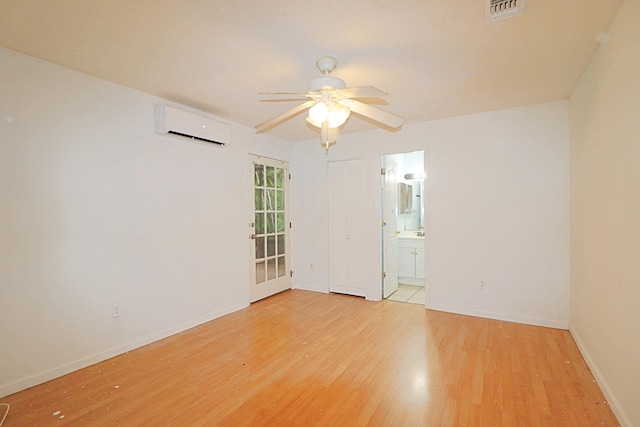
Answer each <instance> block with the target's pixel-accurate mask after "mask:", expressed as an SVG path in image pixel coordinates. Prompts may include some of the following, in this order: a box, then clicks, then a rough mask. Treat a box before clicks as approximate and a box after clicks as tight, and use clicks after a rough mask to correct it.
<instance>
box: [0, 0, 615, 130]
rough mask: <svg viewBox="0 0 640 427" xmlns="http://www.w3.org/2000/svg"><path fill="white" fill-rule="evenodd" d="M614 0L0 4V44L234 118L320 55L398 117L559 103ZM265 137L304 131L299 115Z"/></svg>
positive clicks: (262, 114)
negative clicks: (506, 10) (499, 7)
mask: <svg viewBox="0 0 640 427" xmlns="http://www.w3.org/2000/svg"><path fill="white" fill-rule="evenodd" d="M484 1H486V0H484ZM621 4H622V0H560V1H558V0H526V4H525V10H524V13H523V14H522V15H520V16H517V17H514V18H511V19H507V20H503V21H499V22H496V23H489V22H488V21H487V20H486V18H485V4H484V2H483V0H348V1H346V0H343V1H336V0H324V1H318V0H316V1H304V0H263V1H260V0H135V1H132V0H108V1H105V0H56V1H51V0H2V1H0V46H3V47H6V48H8V49H12V50H15V51H18V52H23V53H26V54H28V55H31V56H34V57H38V58H42V59H45V60H47V61H50V62H53V63H57V64H61V65H64V66H66V67H69V68H72V69H75V70H79V71H82V72H85V73H88V74H91V75H94V76H98V77H101V78H103V79H106V80H110V81H113V82H116V83H119V84H122V85H124V86H129V87H132V88H135V89H138V90H141V91H144V92H147V93H150V94H154V95H157V96H160V97H163V98H166V99H169V100H172V101H175V102H178V103H182V104H185V105H189V106H191V107H194V108H197V109H200V110H203V111H206V112H209V113H212V114H215V115H218V116H220V117H222V118H225V119H228V120H231V121H234V122H237V123H242V124H245V125H248V126H254V125H256V124H258V123H260V122H262V121H264V120H266V119H268V118H270V117H271V116H274V115H276V114H278V113H281V112H283V111H285V110H287V109H289V108H291V107H293V106H295V105H296V104H295V103H266V102H260V100H261V99H262V97H261V96H259V95H258V93H259V92H269V91H293V92H304V91H306V89H307V85H308V84H309V81H310V80H312V79H313V78H315V77H318V76H319V73H318V70H317V69H316V68H315V60H316V58H318V57H319V56H323V55H330V56H334V57H335V58H337V59H338V68H337V69H336V71H335V72H334V75H335V76H337V77H340V78H342V79H343V80H345V81H346V83H347V86H364V85H373V86H376V87H378V88H380V89H383V90H385V91H386V92H388V93H389V95H390V97H391V98H390V101H389V105H386V106H382V107H380V108H382V109H384V110H386V111H389V112H391V113H393V114H395V115H399V116H401V117H403V118H404V119H405V122H406V123H412V122H419V121H424V120H430V119H436V118H443V117H451V116H458V115H463V114H469V113H474V112H480V111H488V110H495V109H501V108H509V107H514V106H519V105H525V104H534V103H539V102H545V101H551V100H557V99H567V98H568V97H569V95H570V94H571V91H572V88H573V86H574V84H575V83H576V81H577V79H578V78H579V77H580V75H581V73H582V71H583V70H584V68H585V67H586V65H587V63H588V62H589V60H590V58H591V57H592V55H593V54H594V51H595V49H596V48H597V46H598V37H599V34H602V32H605V31H607V29H608V28H609V25H610V23H611V21H612V19H613V17H614V16H615V14H616V12H617V11H618V9H619V7H620V5H621ZM370 128H373V125H371V124H370V123H367V122H365V121H362V120H359V119H357V118H351V119H350V120H349V122H348V123H347V125H346V127H345V129H344V130H343V132H350V131H358V130H363V129H370ZM270 133H273V134H275V135H279V136H282V137H284V138H288V139H292V140H300V139H309V138H313V137H314V134H313V132H312V131H311V130H310V129H309V128H307V126H305V121H304V115H300V116H298V117H295V118H294V119H292V120H291V121H289V122H287V123H285V124H283V125H281V126H279V127H276V128H275V129H273V130H272V131H271V132H270Z"/></svg>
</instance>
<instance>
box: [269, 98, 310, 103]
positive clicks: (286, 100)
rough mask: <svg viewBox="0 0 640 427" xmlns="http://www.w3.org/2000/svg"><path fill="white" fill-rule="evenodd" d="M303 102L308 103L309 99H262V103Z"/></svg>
mask: <svg viewBox="0 0 640 427" xmlns="http://www.w3.org/2000/svg"><path fill="white" fill-rule="evenodd" d="M293 101H297V102H302V101H307V98H281V99H261V100H260V102H293Z"/></svg>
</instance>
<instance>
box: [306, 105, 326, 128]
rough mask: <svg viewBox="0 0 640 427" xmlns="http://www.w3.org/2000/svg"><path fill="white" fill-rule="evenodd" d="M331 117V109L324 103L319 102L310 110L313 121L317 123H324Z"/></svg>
mask: <svg viewBox="0 0 640 427" xmlns="http://www.w3.org/2000/svg"><path fill="white" fill-rule="evenodd" d="M328 115H329V107H327V104H325V103H324V102H318V103H317V104H316V105H314V106H313V107H311V108H309V117H310V118H311V120H313V121H314V122H317V123H322V122H324V121H325V120H327V117H328Z"/></svg>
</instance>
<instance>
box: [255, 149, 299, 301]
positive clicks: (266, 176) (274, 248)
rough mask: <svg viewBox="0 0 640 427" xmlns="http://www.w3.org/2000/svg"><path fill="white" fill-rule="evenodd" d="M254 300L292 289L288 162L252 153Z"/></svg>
mask: <svg viewBox="0 0 640 427" xmlns="http://www.w3.org/2000/svg"><path fill="white" fill-rule="evenodd" d="M249 160H250V165H249V168H250V173H251V182H252V191H251V194H252V199H251V206H252V209H251V222H250V229H251V233H250V237H251V239H252V240H253V249H252V251H251V257H250V258H251V263H250V269H251V302H254V301H258V300H260V299H262V298H266V297H268V296H271V295H274V294H276V293H278V292H282V291H284V290H286V289H291V275H290V271H291V269H290V263H291V256H290V254H289V214H288V209H287V206H288V202H289V200H288V192H289V165H288V163H287V162H283V161H280V160H275V159H269V158H266V157H260V156H255V155H250V159H249Z"/></svg>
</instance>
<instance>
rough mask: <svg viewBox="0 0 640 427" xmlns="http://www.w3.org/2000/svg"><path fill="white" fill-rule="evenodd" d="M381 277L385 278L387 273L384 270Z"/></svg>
mask: <svg viewBox="0 0 640 427" xmlns="http://www.w3.org/2000/svg"><path fill="white" fill-rule="evenodd" d="M382 278H383V279H386V278H387V273H385V272H384V271H383V272H382Z"/></svg>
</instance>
